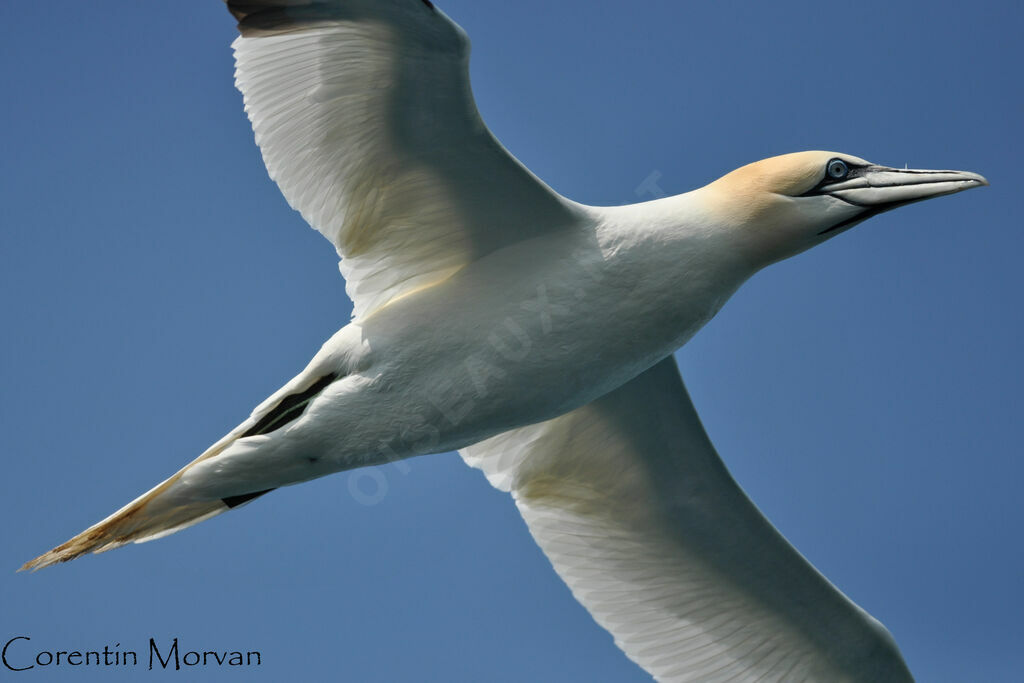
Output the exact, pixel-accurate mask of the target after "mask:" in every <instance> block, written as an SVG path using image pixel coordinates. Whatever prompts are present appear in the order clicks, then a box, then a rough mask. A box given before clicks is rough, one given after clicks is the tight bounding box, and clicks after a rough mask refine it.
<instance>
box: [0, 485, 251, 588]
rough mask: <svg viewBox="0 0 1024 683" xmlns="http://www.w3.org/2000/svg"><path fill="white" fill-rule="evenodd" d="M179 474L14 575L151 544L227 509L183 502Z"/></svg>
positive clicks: (214, 504) (216, 503) (213, 502)
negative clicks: (127, 546) (177, 485)
mask: <svg viewBox="0 0 1024 683" xmlns="http://www.w3.org/2000/svg"><path fill="white" fill-rule="evenodd" d="M183 471H184V470H183ZM183 471H182V472H183ZM182 472H178V473H177V474H175V475H174V476H173V477H171V478H170V479H168V480H166V481H164V482H162V483H161V484H159V485H157V486H156V487H155V488H153V489H152V490H150V491H147V492H146V493H144V494H142V495H141V496H139V497H138V498H136V499H135V500H133V501H132V502H131V503H128V505H125V506H124V507H123V508H121V509H120V510H118V511H117V512H115V513H114V514H112V515H110V516H109V517H107V518H106V519H104V520H102V521H101V522H98V523H97V524H94V525H92V526H91V527H89V528H88V529H86V530H85V531H83V532H82V533H80V534H78V535H77V536H75V537H74V538H72V539H70V540H69V541H66V542H64V543H62V544H61V545H59V546H57V547H56V548H54V549H53V550H51V551H49V552H47V553H43V554H42V555H40V556H39V557H37V558H35V559H34V560H31V561H29V562H26V563H25V564H24V565H23V566H22V567H21V569H19V570H18V571H25V570H32V571H35V570H37V569H42V568H43V567H49V566H50V565H54V564H58V563H61V562H67V561H68V560H73V559H75V558H76V557H79V556H81V555H84V554H86V553H90V552H91V553H102V552H106V551H108V550H113V549H114V548H117V547H120V546H122V545H125V544H126V543H143V542H145V541H151V540H154V539H156V538H161V537H163V536H168V535H170V534H173V533H174V532H176V531H180V530H182V529H184V528H186V527H190V526H192V525H193V524H198V523H199V522H202V521H203V520H206V519H209V518H211V517H214V516H216V515H219V514H220V513H222V512H225V511H227V510H229V509H231V508H230V507H229V506H228V504H227V503H225V502H224V501H222V500H201V501H196V500H194V499H193V500H188V499H183V498H184V497H183V496H181V495H180V494H179V493H178V491H177V489H176V488H175V487H174V483H175V482H176V481H178V480H179V479H180V478H181V475H182Z"/></svg>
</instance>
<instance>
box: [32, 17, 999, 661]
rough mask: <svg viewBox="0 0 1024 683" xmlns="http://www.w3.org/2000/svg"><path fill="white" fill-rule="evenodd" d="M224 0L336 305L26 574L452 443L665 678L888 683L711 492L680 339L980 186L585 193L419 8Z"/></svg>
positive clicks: (258, 116)
mask: <svg viewBox="0 0 1024 683" xmlns="http://www.w3.org/2000/svg"><path fill="white" fill-rule="evenodd" d="M228 7H229V9H230V10H231V11H232V12H233V13H234V14H235V16H236V18H238V20H239V28H240V30H241V34H242V35H241V37H240V38H239V39H238V40H237V41H236V42H235V51H236V59H237V66H238V70H237V79H238V85H239V87H240V89H241V90H242V92H243V95H244V97H245V104H246V109H247V112H248V113H249V116H250V119H251V120H252V122H253V127H254V129H255V132H256V139H257V142H258V144H259V145H260V148H261V149H262V151H263V155H264V160H265V162H266V165H267V168H268V170H269V172H270V174H271V176H272V177H273V178H274V180H275V181H276V182H277V183H278V184H279V185H280V187H281V189H282V191H283V193H284V195H285V197H286V198H287V199H288V201H289V202H290V203H291V204H292V206H294V207H295V208H296V209H298V210H299V211H300V212H301V213H302V215H303V216H304V217H305V218H306V219H307V220H308V221H309V222H310V223H311V224H312V225H313V226H314V227H315V228H316V229H318V230H319V231H321V232H322V233H323V234H324V235H325V236H326V237H327V238H328V239H330V240H331V241H332V242H333V243H334V245H335V247H336V248H337V250H338V252H339V255H340V256H341V257H342V261H341V270H342V274H343V275H344V277H345V280H346V286H347V291H348V293H349V295H350V296H351V298H352V300H353V302H354V304H355V314H354V319H353V321H352V323H351V324H349V325H348V326H346V327H344V328H343V329H342V330H341V331H339V332H338V333H337V334H335V335H334V336H333V337H332V338H331V339H330V340H328V341H327V343H326V344H325V345H324V346H323V348H322V349H321V350H320V352H319V353H317V354H316V356H315V357H314V358H313V360H312V361H311V362H310V364H309V365H308V366H307V367H306V368H305V369H304V370H303V371H302V372H301V373H299V375H297V376H296V377H295V378H294V379H293V380H291V381H290V382H289V383H288V384H286V385H285V386H284V387H283V388H282V389H281V390H279V391H278V392H276V393H275V394H274V395H273V396H271V397H270V398H268V399H267V401H265V402H264V403H263V404H261V405H260V406H258V407H257V408H256V410H255V411H254V412H253V414H252V416H251V417H250V418H249V419H248V420H246V421H245V422H243V423H242V424H241V425H240V426H239V427H237V428H236V429H235V430H233V431H232V432H231V433H230V434H228V435H227V436H226V437H224V438H223V439H222V440H221V441H219V442H218V443H217V444H214V446H212V447H211V448H210V449H209V450H208V451H207V452H206V453H204V454H203V455H202V456H201V457H200V458H199V459H197V460H196V461H195V462H193V463H191V464H190V465H188V466H186V467H185V468H184V469H182V470H181V471H180V472H178V473H177V474H175V475H174V476H172V477H171V478H170V479H168V480H167V481H165V482H163V483H161V484H159V485H158V486H157V487H156V488H154V489H153V490H151V491H149V492H148V493H146V494H144V495H143V496H141V497H140V498H138V499H137V500H135V501H133V502H132V503H130V504H129V505H127V506H126V507H124V508H122V509H121V510H119V511H118V512H116V513H114V514H113V515H112V516H110V517H109V518H107V519H106V520H103V521H102V522H100V523H99V524H97V525H95V526H93V527H91V528H89V529H87V530H86V531H84V532H83V533H82V534H80V535H78V536H76V537H75V538H73V539H71V540H70V541H68V542H67V543H65V544H63V545H61V546H59V547H58V548H55V549H54V550H53V551H51V552H49V553H46V554H44V555H42V556H41V557H39V558H37V559H36V560H34V561H32V562H30V563H28V564H27V565H26V566H25V568H31V569H38V568H40V567H44V566H47V565H50V564H53V563H56V562H61V561H66V560H69V559H73V558H74V557H77V556H78V555H81V554H83V553H86V552H90V551H92V552H99V551H104V550H109V549H111V548H114V547H117V546H119V545H122V544H124V543H127V542H132V541H136V542H139V541H144V540H150V539H153V538H158V537H160V536H164V535H167V534H170V533H173V532H175V531H177V530H180V529H182V528H184V527H187V526H190V525H192V524H195V523H197V522H199V521H201V520H203V519H207V518H209V517H212V516H214V515H217V514H219V513H221V512H224V511H226V510H228V509H231V508H234V507H238V506H240V505H243V504H245V503H247V502H249V501H251V500H253V499H254V498H256V497H258V496H260V495H261V494H263V493H265V492H267V491H268V490H270V489H273V488H275V487H279V486H284V485H288V484H293V483H298V482H301V481H305V480H308V479H312V478H315V477H319V476H323V475H325V474H329V473H332V472H337V471H342V470H346V469H351V468H354V467H360V466H364V465H370V464H375V463H381V462H387V461H391V460H395V459H398V458H404V457H409V456H412V455H417V454H424V453H432V452H439V451H445V450H451V449H458V450H460V452H461V453H462V455H463V457H464V458H465V459H466V461H467V462H469V463H470V464H471V465H473V466H476V467H479V468H480V469H482V470H483V471H484V473H485V474H486V475H487V477H488V479H489V480H490V481H491V482H492V483H493V484H494V485H495V486H498V487H499V488H501V489H504V490H506V491H509V492H510V493H511V494H512V495H513V498H514V500H515V501H516V504H517V505H518V506H519V509H520V511H521V512H522V514H523V516H524V518H525V520H526V522H527V524H528V525H529V527H530V530H531V532H532V533H533V534H534V536H535V538H536V539H537V541H538V543H539V544H540V545H541V547H542V548H543V549H544V551H545V552H546V553H547V555H548V557H549V558H551V560H552V563H553V564H554V566H555V568H556V569H557V570H558V572H559V574H560V575H561V576H562V577H563V578H564V579H565V580H566V582H567V583H568V585H569V586H570V588H571V589H572V591H573V593H574V594H575V595H576V597H577V598H578V599H579V600H580V601H581V602H582V603H583V604H584V605H585V606H586V607H587V608H588V609H589V610H590V612H591V613H592V614H593V615H594V617H595V619H597V621H598V622H599V623H601V624H602V625H603V626H604V627H605V628H607V629H608V630H609V631H610V632H611V633H612V634H613V635H614V636H615V638H616V642H617V643H618V645H619V646H620V647H622V649H623V650H624V651H625V652H626V653H627V655H629V656H630V657H631V658H632V659H634V660H635V661H636V662H637V663H638V664H640V665H641V666H643V667H644V668H645V669H647V670H648V671H649V672H651V673H652V674H653V675H654V676H655V677H656V678H658V679H659V680H664V681H685V680H698V681H705V680H751V679H769V680H772V679H784V680H800V679H808V680H823V681H838V680H863V681H883V680H909V677H910V676H909V673H908V672H907V669H906V666H905V665H904V663H903V661H902V658H901V656H900V654H899V652H898V650H897V648H896V646H895V645H894V643H893V642H892V639H891V638H890V637H889V635H888V633H887V632H886V631H885V629H884V628H883V627H882V626H881V625H880V624H878V623H877V622H876V621H874V620H873V619H871V617H870V616H868V615H867V614H866V613H864V612H863V611H861V610H860V609H859V608H858V607H857V606H856V605H854V604H853V603H852V602H850V601H849V600H848V599H847V598H846V597H845V596H843V595H842V594H841V593H840V592H839V591H838V590H837V589H836V588H834V587H833V586H832V585H831V584H830V583H828V581H827V580H826V579H824V578H823V577H822V576H821V575H820V574H818V573H817V572H816V571H815V570H814V568H813V567H811V566H810V565H809V564H808V563H807V562H806V561H805V560H804V559H803V558H802V557H800V555H799V554H798V553H797V552H796V551H795V550H794V549H793V548H792V547H791V546H789V545H788V544H787V543H786V541H785V540H784V539H783V538H782V537H781V535H779V534H778V532H777V531H775V529H774V528H773V527H772V526H771V524H770V523H769V522H767V520H765V519H764V518H763V517H762V516H761V515H760V513H759V512H758V511H757V509H756V508H755V507H754V506H753V504H752V503H751V502H750V501H749V500H748V499H747V498H746V496H745V495H744V494H743V492H742V491H741V490H740V489H739V487H738V486H737V485H736V484H735V482H733V480H732V479H731V477H730V476H729V474H728V472H727V470H726V469H725V466H724V465H723V464H722V462H721V460H720V459H719V458H718V455H717V454H716V453H715V451H714V448H713V446H712V445H711V444H710V442H709V441H708V439H707V436H706V435H705V433H704V431H703V429H702V427H701V425H700V421H699V418H698V417H697V415H696V413H695V411H694V409H693V407H692V405H691V403H690V400H689V398H688V396H687V394H686V390H685V388H684V386H683V383H682V381H681V379H680V377H679V374H678V369H677V368H676V366H675V362H674V360H673V358H672V353H673V351H675V350H676V349H677V348H678V347H679V346H681V345H682V344H684V343H685V342H686V341H687V340H688V339H689V338H690V337H691V336H692V335H693V334H694V333H695V332H696V331H697V330H698V329H699V328H700V327H701V326H702V325H703V324H704V323H705V322H707V320H709V319H710V318H711V317H712V316H713V315H714V314H715V312H716V311H717V310H718V309H719V308H720V307H721V306H722V305H723V304H724V302H725V301H726V300H727V299H728V298H729V296H730V295H731V294H732V293H733V292H734V291H735V290H736V289H737V288H738V287H739V286H740V285H741V284H742V283H743V282H744V281H745V280H746V279H748V278H749V277H750V276H751V275H753V274H754V273H755V272H756V271H757V270H759V269H760V268H762V267H764V266H766V265H768V264H770V263H773V262H775V261H778V260H781V259H784V258H786V257H788V256H791V255H793V254H796V253H798V252H801V251H803V250H805V249H808V248H810V247H812V246H814V245H815V244H819V243H821V242H823V241H825V240H827V239H829V238H831V237H832V236H834V235H836V234H838V233H840V232H842V231H843V230H845V229H848V228H850V227H852V226H853V225H855V224H856V223H858V222H860V221H863V220H865V219H866V218H869V217H870V216H873V215H875V214H877V213H880V212H881V211H885V210H888V209H891V208H895V207H897V206H902V205H903V204H907V203H910V202H913V201H920V200H923V199H927V198H929V197H934V196H940V195H943V194H950V193H953V192H957V191H960V190H963V189H968V188H970V187H976V186H979V185H983V184H985V180H984V179H983V178H982V177H981V176H978V175H976V174H972V173H965V172H958V171H917V170H907V169H892V168H885V167H880V166H876V165H873V164H870V163H868V162H866V161H864V160H863V159H859V158H856V157H852V156H849V155H845V154H838V153H831V152H801V153H797V154H790V155H785V156H782V157H775V158H772V159H767V160H763V161H760V162H757V163H754V164H751V165H749V166H745V167H743V168H741V169H739V170H737V171H734V172H733V173H730V174H728V175H726V176H725V177H723V178H721V179H719V180H717V181H715V182H713V183H711V184H710V185H708V186H706V187H703V188H700V189H697V190H694V191H692V192H689V193H687V194H684V195H680V196H676V197H670V198H666V199H660V200H656V201H653V202H647V203H643V204H638V205H634V206H627V207H615V208H598V207H589V206H583V205H580V204H577V203H574V202H572V201H570V200H568V199H565V198H563V197H561V196H559V195H558V194H556V193H555V192H553V191H552V190H551V189H550V188H548V187H547V186H546V185H544V184H543V183H542V182H541V181H540V180H538V179H537V178H536V177H534V176H533V175H532V174H530V172H529V171H528V170H527V169H525V168H523V167H522V165H520V164H519V163H518V161H516V160H515V159H514V158H513V157H512V156H511V155H509V154H508V153H507V152H506V151H505V150H504V148H502V147H501V145H500V144H499V143H498V142H497V141H496V140H495V139H494V138H493V136H492V135H491V134H490V132H489V131H488V130H487V128H486V127H485V126H484V124H483V122H482V121H481V119H480V117H479V115H478V113H477V111H476V107H475V104H474V103H473V100H472V96H471V94H470V88H469V80H468V70H467V63H468V40H467V38H466V36H465V34H464V33H463V32H462V31H461V29H459V28H458V27H457V26H456V25H455V24H454V23H452V22H451V21H450V20H449V19H448V18H447V17H446V16H445V15H444V14H443V13H441V12H440V11H439V10H438V9H436V8H435V7H434V6H433V5H432V4H431V3H430V2H427V1H426V0H322V1H314V0H245V1H236V0H229V1H228Z"/></svg>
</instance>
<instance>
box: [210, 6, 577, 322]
mask: <svg viewBox="0 0 1024 683" xmlns="http://www.w3.org/2000/svg"><path fill="white" fill-rule="evenodd" d="M228 7H229V9H231V10H232V12H233V13H234V14H235V16H236V17H237V18H238V19H239V29H240V31H241V34H242V35H241V36H240V37H239V38H238V39H237V40H236V41H235V43H234V50H235V60H236V66H237V68H236V84H237V86H238V88H239V90H241V91H242V94H243V97H244V100H245V109H246V112H247V113H248V115H249V119H250V121H251V122H252V125H253V130H254V131H255V134H256V142H257V144H258V145H259V147H260V149H261V151H262V153H263V159H264V162H265V163H266V166H267V170H268V171H269V173H270V177H271V178H273V180H274V181H275V182H276V183H277V184H278V186H279V187H280V188H281V191H282V193H283V194H284V196H285V198H286V199H287V200H288V202H289V204H291V206H292V207H293V208H295V209H296V210H298V211H299V212H300V213H301V214H302V216H303V218H305V219H306V221H308V222H309V223H310V224H311V225H312V226H313V227H314V228H316V229H317V230H319V231H320V232H321V233H323V235H324V236H325V237H327V239H329V240H330V241H331V242H332V243H333V244H334V245H335V248H336V249H337V251H338V254H339V256H340V257H341V259H342V261H341V272H342V275H343V276H344V277H345V280H346V285H347V291H348V294H349V296H350V297H351V298H352V300H353V302H354V303H355V316H356V317H362V316H365V315H368V314H369V313H371V312H373V311H374V310H376V309H378V308H380V307H381V306H383V305H386V304H387V303H388V302H389V301H391V300H393V299H395V298H397V297H399V296H402V295H403V294H405V293H408V292H410V291H413V290H415V289H418V288H421V287H424V286H429V285H431V284H435V283H437V282H440V281H442V280H444V279H446V278H447V277H448V276H450V275H451V274H452V273H454V272H456V271H457V270H459V269H460V268H461V267H463V266H464V265H466V264H467V263H469V262H471V261H473V260H475V259H476V258H479V257H480V256H482V255H484V254H486V253H489V252H490V251H493V250H495V249H499V248H501V247H503V246H506V245H508V244H511V243H513V242H515V241H518V240H523V239H529V238H531V237H535V236H537V235H539V234H542V233H544V232H546V231H549V230H557V229H559V228H560V227H561V226H563V225H566V224H568V223H570V222H571V220H572V215H573V214H572V210H571V208H570V206H571V205H570V203H569V202H567V201H566V200H564V199H563V198H561V197H560V196H558V195H557V194H556V193H555V192H553V191H552V190H551V189H550V188H548V187H547V186H546V185H544V184H543V183H542V182H541V181H539V180H538V179H537V178H536V177H534V176H533V175H532V174H531V173H530V172H529V171H528V170H526V168H524V167H523V166H522V165H521V164H520V163H519V162H518V161H517V160H516V159H515V158H514V157H512V155H510V154H509V153H508V152H507V151H506V150H505V149H504V148H503V147H502V146H501V145H500V144H499V143H498V142H497V140H495V139H494V137H493V136H492V135H491V133H490V131H489V130H488V129H487V127H486V126H485V125H484V123H483V121H482V120H481V118H480V115H479V114H478V112H477V109H476V104H475V102H474V101H473V96H472V93H471V90H470V85H469V71H468V64H469V41H468V39H467V38H466V35H465V33H464V32H463V31H462V29H460V28H459V27H458V26H457V25H456V24H455V23H453V22H452V21H451V20H449V19H448V18H447V17H446V16H445V15H444V14H443V13H441V12H440V11H439V10H436V9H434V8H432V7H431V6H430V5H429V3H424V2H422V0H324V1H322V2H321V1H315V0H248V1H247V2H235V1H233V0H229V2H228Z"/></svg>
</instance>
